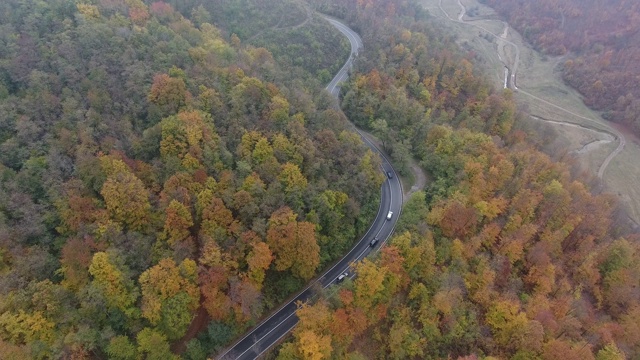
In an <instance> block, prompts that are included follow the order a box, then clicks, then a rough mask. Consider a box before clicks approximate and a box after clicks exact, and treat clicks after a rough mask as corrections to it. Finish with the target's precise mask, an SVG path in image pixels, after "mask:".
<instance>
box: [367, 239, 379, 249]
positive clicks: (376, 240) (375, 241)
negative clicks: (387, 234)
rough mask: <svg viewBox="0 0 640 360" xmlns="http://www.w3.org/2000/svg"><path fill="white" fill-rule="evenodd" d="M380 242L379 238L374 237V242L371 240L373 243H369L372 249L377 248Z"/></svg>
mask: <svg viewBox="0 0 640 360" xmlns="http://www.w3.org/2000/svg"><path fill="white" fill-rule="evenodd" d="M378 241H379V240H378V238H377V237H374V238H373V240H371V241H370V242H369V246H371V247H374V246H376V244H377V243H378Z"/></svg>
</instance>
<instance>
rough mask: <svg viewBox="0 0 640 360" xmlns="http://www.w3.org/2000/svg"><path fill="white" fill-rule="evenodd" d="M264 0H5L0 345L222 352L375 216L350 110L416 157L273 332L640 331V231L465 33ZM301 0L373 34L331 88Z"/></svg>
mask: <svg viewBox="0 0 640 360" xmlns="http://www.w3.org/2000/svg"><path fill="white" fill-rule="evenodd" d="M266 3H267V2H265V1H262V0H212V1H200V0H167V1H164V2H162V1H146V0H145V1H142V0H82V1H76V0H47V1H44V0H5V1H2V2H0V27H1V31H0V39H1V40H0V114H1V115H0V150H1V151H0V354H2V358H3V359H12V360H14V359H15V360H22V359H116V360H137V359H163V360H164V359H185V360H202V359H206V358H209V357H213V356H215V354H216V353H217V352H218V351H219V350H220V349H221V348H223V347H225V346H226V345H228V344H229V343H231V342H233V341H234V339H236V338H237V337H239V336H242V334H243V333H244V332H245V331H246V330H247V329H248V328H250V327H251V326H253V325H254V324H256V322H257V321H259V320H260V319H261V318H262V317H263V316H264V315H265V314H268V313H269V311H270V310H271V309H273V308H275V307H277V306H278V305H279V304H280V303H281V302H282V301H283V300H284V299H286V298H287V297H288V296H289V295H290V294H292V293H294V292H295V291H297V290H298V289H300V288H301V287H302V286H303V285H304V284H306V283H307V282H308V281H309V279H312V278H313V277H314V276H315V275H316V274H318V273H319V272H320V271H321V270H322V269H323V268H325V267H326V266H328V265H330V264H331V263H332V262H333V261H334V260H335V259H337V258H339V257H341V256H342V255H343V254H344V253H345V252H346V251H347V250H348V249H349V248H350V247H351V245H352V244H353V242H354V241H355V240H356V239H357V238H359V236H360V235H361V234H363V233H364V232H365V230H366V228H367V227H368V226H369V224H370V223H371V221H372V219H373V218H374V217H375V213H376V211H377V207H378V203H379V188H380V185H381V184H382V182H383V181H384V176H383V174H382V173H381V172H380V171H379V165H380V163H379V161H380V160H379V158H378V157H377V156H376V155H374V154H373V153H372V152H371V151H370V150H368V148H367V147H365V146H364V144H363V143H362V141H361V139H360V137H359V136H357V135H356V134H354V133H353V132H352V131H351V130H350V128H351V127H350V125H349V123H348V120H347V119H349V120H351V121H353V122H354V123H356V124H357V125H358V126H360V127H362V128H364V129H367V130H368V131H370V132H371V133H373V134H375V135H376V136H377V137H378V138H379V139H380V140H381V142H382V143H383V146H384V148H385V150H386V151H387V152H388V153H389V154H390V157H391V159H392V160H393V163H394V167H397V169H398V171H399V172H400V173H401V174H405V175H406V174H408V173H409V166H410V163H409V160H410V159H411V158H413V159H415V160H416V161H418V163H419V165H420V166H421V167H422V168H424V169H425V170H426V171H427V172H428V174H429V177H430V181H429V183H428V185H427V187H426V188H425V189H423V191H421V192H418V193H416V194H415V195H414V196H413V197H411V198H410V199H409V201H408V202H407V203H406V205H405V207H404V210H403V212H402V215H401V218H400V220H399V223H398V226H397V228H396V233H395V235H394V236H393V237H392V239H390V242H389V244H388V245H387V246H385V247H384V248H383V250H382V251H381V252H380V253H379V255H378V256H375V257H373V258H371V259H369V260H365V261H363V262H362V263H360V264H357V265H355V270H356V273H357V277H356V278H355V279H354V280H346V281H345V282H344V283H342V285H341V286H339V287H332V288H329V289H327V290H325V292H324V296H323V297H322V298H321V299H320V300H318V301H316V302H313V303H308V304H300V308H299V310H298V317H299V318H300V323H299V325H298V326H297V327H296V329H295V330H294V331H293V334H292V336H291V337H290V338H288V339H286V341H285V342H284V343H283V344H281V345H280V346H279V348H278V349H277V350H275V351H274V352H273V353H272V354H270V355H269V357H270V358H278V359H345V358H346V359H441V358H451V359H461V360H465V359H466V360H473V359H507V358H508V359H544V360H552V359H558V358H561V359H567V360H573V359H576V360H585V359H586V360H589V359H596V360H617V359H634V358H638V357H639V356H640V325H639V324H640V245H639V240H640V236H639V235H638V234H634V233H631V232H629V231H628V229H627V228H626V227H625V226H624V224H623V223H621V222H619V221H617V219H618V215H619V214H618V213H619V212H620V210H619V208H618V207H617V204H616V202H615V199H614V197H613V196H610V195H608V194H599V193H597V192H596V191H594V190H592V189H590V188H588V187H587V186H586V185H584V184H583V183H582V182H581V181H580V178H579V177H578V176H579V173H577V172H575V171H573V168H572V167H571V166H570V165H569V164H566V163H555V162H553V161H551V160H550V159H549V157H548V156H546V155H544V154H543V153H541V152H539V151H538V149H536V147H535V146H534V145H532V144H531V143H532V141H531V139H532V137H533V136H534V135H533V134H531V133H529V132H528V131H526V130H523V129H524V128H523V127H521V126H520V118H521V117H522V114H520V113H518V111H517V108H516V105H515V103H514V101H513V99H512V94H511V92H510V91H509V90H502V89H495V88H492V87H491V86H490V85H489V84H490V83H489V82H488V81H487V80H486V79H485V78H484V77H483V75H482V74H480V73H479V72H478V71H477V70H476V69H475V67H474V65H473V61H474V55H473V54H470V53H464V52H462V51H461V50H459V48H458V46H457V45H456V43H455V39H453V38H451V37H450V36H448V35H447V34H445V33H443V32H442V30H441V29H438V28H437V27H436V26H435V25H434V23H432V22H431V21H430V16H429V14H428V12H427V11H426V10H424V9H423V8H422V7H421V6H420V5H419V4H418V3H417V2H416V1H413V0H376V1H373V0H310V1H309V4H307V5H304V4H303V3H302V2H299V1H295V0H277V1H276V0H273V1H269V2H268V3H270V4H272V6H266ZM285 8H286V9H294V10H292V11H291V13H290V16H288V15H284V14H283V11H282V9H285ZM243 9H246V11H242V10H243ZM313 10H317V11H319V12H322V13H325V14H329V15H333V16H336V17H338V18H341V19H344V21H345V22H347V23H348V24H349V25H350V26H351V27H352V28H353V29H355V30H356V31H358V32H359V33H360V34H361V36H362V38H363V41H364V50H363V51H361V53H360V55H359V57H358V59H357V61H356V66H355V68H354V71H353V73H352V76H351V77H350V80H349V81H348V82H347V83H346V84H345V85H344V86H343V90H342V95H341V106H342V110H343V112H344V113H343V112H342V111H340V110H338V109H337V108H336V103H335V101H334V100H333V99H332V98H331V96H330V95H329V94H328V93H327V92H326V91H324V90H323V86H324V83H323V81H326V78H327V76H329V77H330V75H331V71H332V70H331V69H335V66H336V64H340V62H341V61H342V60H344V58H346V57H347V56H348V52H347V51H346V44H345V42H344V41H343V40H339V42H338V40H337V39H341V37H340V35H339V33H337V31H335V30H333V29H332V28H331V27H329V26H326V24H324V23H322V22H320V21H319V20H318V15H315V14H313ZM295 14H298V15H295ZM294 15H295V16H294ZM298 16H299V17H303V16H304V17H305V19H307V20H305V21H298V20H300V19H298V18H296V17H298ZM299 25H300V26H299ZM263 28H267V29H271V31H264V32H263V31H262V29H263ZM278 29H280V30H278ZM310 29H313V30H310ZM283 38H286V39H290V40H291V41H290V42H287V43H286V44H285V43H284V42H283ZM307 48H309V49H310V50H309V51H303V52H302V53H300V49H307ZM323 49H327V50H326V51H325V50H323ZM340 59H342V60H340ZM325 69H326V72H325V71H324V70H325ZM327 74H328V75H327ZM345 115H346V116H345Z"/></svg>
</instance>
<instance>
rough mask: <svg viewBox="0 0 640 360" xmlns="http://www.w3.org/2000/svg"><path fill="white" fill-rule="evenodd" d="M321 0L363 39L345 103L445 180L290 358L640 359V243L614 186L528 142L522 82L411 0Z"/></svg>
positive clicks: (311, 310)
mask: <svg viewBox="0 0 640 360" xmlns="http://www.w3.org/2000/svg"><path fill="white" fill-rule="evenodd" d="M314 3H316V4H317V6H318V7H319V8H321V9H323V10H325V11H329V12H332V13H334V14H336V15H339V16H341V17H343V18H346V19H349V21H351V24H352V26H354V27H357V28H358V29H359V30H360V32H361V34H362V36H363V38H364V40H365V48H364V49H365V50H364V51H363V52H362V53H361V54H360V57H361V59H360V60H359V61H358V63H357V66H356V71H355V72H354V75H353V77H352V78H351V80H350V81H349V84H348V85H347V86H346V87H345V89H344V91H343V96H344V98H343V103H342V105H343V108H344V109H345V111H346V113H347V114H348V116H349V117H350V118H353V119H354V120H355V121H357V122H358V123H359V124H360V125H362V126H363V127H367V128H370V129H372V131H374V132H376V131H377V132H379V134H381V136H386V139H385V146H386V147H387V148H388V150H389V151H390V152H392V154H397V153H398V152H400V153H403V152H406V153H409V154H412V155H413V156H414V157H415V158H417V159H418V160H420V162H421V165H422V166H423V167H424V168H425V169H426V170H427V171H428V173H429V174H430V176H431V178H432V181H431V182H430V183H429V184H428V185H427V187H426V189H425V191H424V192H418V193H416V194H414V195H413V197H412V198H411V199H410V200H409V201H408V202H407V203H406V205H405V207H404V209H403V213H402V217H401V219H400V221H399V222H398V226H397V227H396V233H395V235H393V237H392V238H391V239H390V244H389V245H388V246H386V247H384V248H382V249H381V250H380V252H379V253H378V254H377V255H376V256H374V257H373V259H371V260H364V261H363V262H361V263H359V264H357V265H355V268H354V270H355V272H356V277H355V279H354V280H352V281H351V280H347V281H345V282H344V283H342V284H343V285H341V286H339V287H334V288H333V289H329V290H328V291H327V294H326V295H327V296H326V297H324V298H321V299H319V300H318V301H317V302H315V303H309V304H302V305H301V306H300V308H299V310H298V316H299V318H300V324H299V326H298V327H296V329H295V330H294V331H293V337H292V339H291V340H290V341H289V342H288V343H285V344H284V345H283V346H281V348H280V349H279V351H278V355H277V358H279V359H293V358H313V359H331V358H352V359H360V358H367V359H369V358H371V359H373V358H385V359H387V358H388V359H407V358H410V359H443V358H450V359H456V358H457V359H480V358H486V359H490V358H491V359H493V358H499V359H564V358H570V359H609V358H611V359H625V358H635V357H638V356H639V354H640V353H639V351H640V347H638V344H640V338H638V336H636V335H637V334H638V326H637V321H638V319H639V318H638V309H639V308H640V302H639V299H640V297H638V289H639V285H640V256H639V254H638V251H639V249H640V248H639V246H638V235H637V234H632V233H631V234H630V233H626V231H625V230H623V228H622V227H621V226H620V224H618V223H616V222H615V217H614V213H615V210H616V204H615V201H614V197H613V196H611V195H609V194H594V193H592V192H591V191H590V190H589V189H588V188H587V187H586V186H585V185H584V184H583V183H581V182H580V181H579V180H578V179H575V178H574V177H573V176H572V175H571V173H570V171H569V170H568V166H567V165H566V164H562V163H554V162H552V161H551V160H550V159H549V157H548V156H546V155H544V154H542V153H540V152H538V151H536V150H535V149H534V147H533V146H532V145H530V144H528V143H527V141H526V135H525V134H524V133H523V132H522V131H520V130H517V121H516V120H517V114H516V112H515V105H514V103H513V100H512V99H511V96H510V93H509V91H505V92H498V91H496V90H493V89H491V88H490V87H489V86H488V85H487V82H486V81H484V80H483V79H482V77H481V76H478V74H476V73H475V72H474V71H473V70H472V68H471V67H470V64H471V62H469V61H468V60H467V59H465V57H464V56H461V55H459V52H458V51H457V50H455V48H456V44H455V43H454V42H453V41H451V39H448V38H446V37H444V36H442V35H441V34H440V33H439V32H437V31H436V30H435V29H433V28H431V27H430V25H429V24H428V21H425V19H426V18H425V14H424V13H422V12H421V11H420V10H419V9H418V8H416V7H415V4H414V3H413V2H410V1H399V0H398V1H395V0H390V1H379V2H372V1H356V0H353V1H344V0H340V1H339V0H317V1H314ZM392 156H393V155H392ZM394 157H395V158H396V161H398V159H402V158H403V157H400V156H398V155H396V156H394Z"/></svg>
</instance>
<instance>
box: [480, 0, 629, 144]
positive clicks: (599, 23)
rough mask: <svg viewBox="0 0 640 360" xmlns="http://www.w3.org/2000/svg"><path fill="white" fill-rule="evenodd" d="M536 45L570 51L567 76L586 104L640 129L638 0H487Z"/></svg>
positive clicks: (546, 50) (546, 49)
mask: <svg viewBox="0 0 640 360" xmlns="http://www.w3.org/2000/svg"><path fill="white" fill-rule="evenodd" d="M482 2H484V3H486V4H487V5H489V6H491V7H493V8H494V9H496V10H497V11H498V12H499V13H500V14H502V15H503V16H504V17H505V18H506V20H507V21H508V22H509V24H511V25H512V26H513V27H514V28H515V29H516V30H518V31H519V32H520V33H521V34H522V35H523V36H524V37H525V38H526V39H527V40H528V41H529V42H530V43H532V44H533V45H534V46H535V47H536V48H537V49H538V50H540V51H542V52H544V53H546V54H550V55H566V59H564V65H563V66H562V75H563V78H564V80H565V81H566V82H567V83H568V84H569V85H571V86H572V87H574V88H576V89H577V90H578V91H579V92H580V93H581V94H582V95H583V96H584V102H585V104H587V106H589V107H592V108H594V109H596V110H599V111H602V113H603V116H604V117H605V118H607V119H609V120H612V121H616V122H621V123H623V124H625V125H627V126H629V128H630V129H631V130H632V131H633V132H634V133H635V134H636V135H638V134H640V87H638V77H639V76H640V3H638V2H637V1H633V0H609V1H597V0H540V1H536V2H535V3H533V2H528V1H526V0H517V1H506V0H483V1H482Z"/></svg>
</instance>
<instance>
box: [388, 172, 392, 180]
mask: <svg viewBox="0 0 640 360" xmlns="http://www.w3.org/2000/svg"><path fill="white" fill-rule="evenodd" d="M387 177H388V178H389V179H393V173H392V172H391V171H387Z"/></svg>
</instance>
